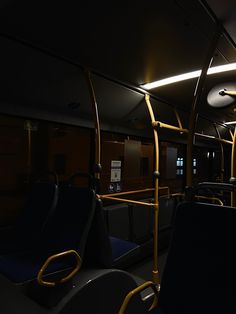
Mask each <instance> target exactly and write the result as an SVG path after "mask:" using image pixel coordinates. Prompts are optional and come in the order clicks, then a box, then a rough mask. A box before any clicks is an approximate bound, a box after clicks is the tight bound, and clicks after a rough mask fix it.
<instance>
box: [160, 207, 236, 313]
mask: <svg viewBox="0 0 236 314" xmlns="http://www.w3.org/2000/svg"><path fill="white" fill-rule="evenodd" d="M235 226H236V209H235V208H231V207H226V206H218V205H211V204H202V203H194V202H188V203H182V204H181V205H180V206H178V209H177V214H176V221H175V227H174V233H173V238H172V243H171V247H170V250H169V254H168V258H167V262H166V265H165V269H164V273H163V277H162V281H161V290H160V298H159V305H160V308H161V313H165V314H166V313H168V314H180V313H181V314H183V313H186V314H187V313H191V314H199V313H235V295H236V285H235V282H236V267H235V265H236V256H235V252H234V247H235V243H236V228H235Z"/></svg>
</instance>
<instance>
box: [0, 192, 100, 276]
mask: <svg viewBox="0 0 236 314" xmlns="http://www.w3.org/2000/svg"><path fill="white" fill-rule="evenodd" d="M94 210H95V192H94V190H91V189H87V188H77V187H74V186H64V187H63V188H62V189H61V190H60V193H59V199H58V204H57V208H56V210H55V211H54V214H53V215H51V217H50V219H49V221H48V222H47V224H46V225H45V226H44V232H43V235H42V237H41V239H40V242H39V243H38V245H37V246H36V247H35V249H34V251H32V252H31V253H30V254H29V252H28V253H27V254H18V255H13V256H12V255H11V256H2V257H1V258H0V272H1V273H2V274H3V275H5V276H6V277H8V278H10V279H11V280H12V281H14V282H24V281H27V280H30V279H34V278H35V277H36V276H37V273H38V271H39V268H40V266H42V263H43V262H44V261H45V260H46V258H47V257H49V256H51V255H52V254H55V253H59V252H63V251H66V250H70V249H74V250H77V251H78V253H79V254H80V256H81V257H82V258H83V254H84V248H85V243H86V239H87V235H88V231H89V228H90V225H91V222H92V217H93V215H94ZM70 263H71V261H69V264H68V260H67V261H65V260H63V261H58V262H56V263H53V264H52V265H51V266H50V267H52V268H51V269H50V268H49V272H51V271H55V270H59V269H60V268H62V269H64V268H66V267H67V266H69V265H71V264H70Z"/></svg>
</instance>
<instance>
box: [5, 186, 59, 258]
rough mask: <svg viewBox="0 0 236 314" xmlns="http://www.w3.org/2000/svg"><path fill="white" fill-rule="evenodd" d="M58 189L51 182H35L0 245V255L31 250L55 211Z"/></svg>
mask: <svg viewBox="0 0 236 314" xmlns="http://www.w3.org/2000/svg"><path fill="white" fill-rule="evenodd" d="M57 198H58V187H57V185H56V184H54V183H51V182H37V183H34V184H33V185H32V187H31V190H30V192H29V195H28V199H27V202H26V205H25V208H24V211H23V213H22V215H21V217H20V218H19V220H18V221H17V223H16V225H15V227H14V228H13V230H11V231H10V232H8V233H7V234H6V235H5V236H4V238H2V239H1V243H0V254H3V253H8V252H10V253H11V254H12V253H15V252H19V251H22V250H28V249H32V247H34V246H35V245H36V242H37V241H39V239H40V237H41V234H42V232H43V228H44V225H45V223H46V221H47V219H48V217H49V215H50V214H51V213H52V211H53V210H54V209H55V206H56V203H57Z"/></svg>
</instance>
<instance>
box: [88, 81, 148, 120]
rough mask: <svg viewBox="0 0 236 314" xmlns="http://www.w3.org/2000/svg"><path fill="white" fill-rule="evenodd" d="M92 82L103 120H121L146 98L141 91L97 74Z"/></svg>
mask: <svg viewBox="0 0 236 314" xmlns="http://www.w3.org/2000/svg"><path fill="white" fill-rule="evenodd" d="M92 82H93V86H94V92H95V96H96V100H97V103H98V111H99V116H100V119H101V121H103V120H114V121H119V120H121V119H122V118H123V117H125V116H127V115H128V114H129V113H130V112H131V111H133V110H134V108H136V107H137V106H138V105H139V103H140V102H141V101H142V100H143V98H144V96H143V94H141V93H138V92H135V91H133V90H131V89H128V88H125V87H124V86H121V85H119V84H117V83H114V82H111V81H109V80H107V79H104V78H101V77H99V76H97V75H93V76H92Z"/></svg>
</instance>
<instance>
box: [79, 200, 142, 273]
mask: <svg viewBox="0 0 236 314" xmlns="http://www.w3.org/2000/svg"><path fill="white" fill-rule="evenodd" d="M139 254H140V246H139V245H138V244H136V243H133V242H130V241H125V240H122V239H119V238H115V237H109V234H108V230H107V226H106V223H105V219H104V213H103V206H102V201H101V200H100V199H98V200H97V202H96V210H95V215H94V218H93V223H92V226H91V228H90V231H89V237H88V241H87V246H86V251H85V263H86V264H88V265H90V266H96V267H97V266H98V267H106V268H109V267H117V268H125V267H126V266H128V265H130V264H132V263H133V262H135V261H136V259H137V258H138V256H139Z"/></svg>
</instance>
